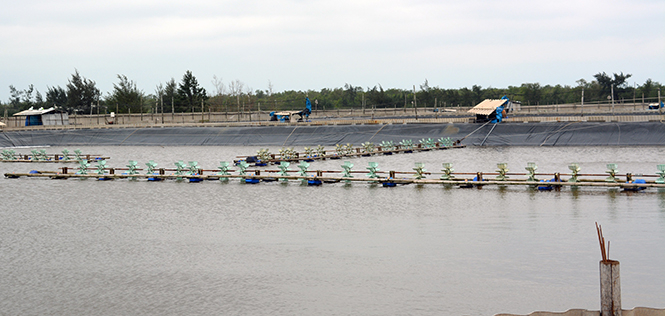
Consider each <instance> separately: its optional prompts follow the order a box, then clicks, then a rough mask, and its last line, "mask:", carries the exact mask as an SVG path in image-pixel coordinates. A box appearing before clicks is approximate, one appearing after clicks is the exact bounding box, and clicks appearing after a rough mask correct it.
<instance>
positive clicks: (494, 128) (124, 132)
mask: <svg viewBox="0 0 665 316" xmlns="http://www.w3.org/2000/svg"><path fill="white" fill-rule="evenodd" d="M481 126H482V125H481V124H471V123H468V124H394V125H380V124H377V125H338V126H334V125H329V126H293V125H285V126H265V127H165V128H116V129H76V130H43V131H3V132H2V133H0V135H1V136H0V147H15V146H93V145H106V146H122V145H127V146H188V145H189V146H206V145H207V146H225V145H226V146H244V145H247V146H313V145H324V146H332V145H335V144H346V143H351V144H355V145H359V144H361V143H364V142H373V143H375V144H376V143H380V142H381V141H395V142H399V141H401V140H403V139H411V140H413V141H414V142H416V143H417V142H418V141H419V140H420V139H423V138H433V139H439V138H442V137H450V138H451V139H452V140H453V141H454V140H458V139H463V141H462V144H466V145H476V146H479V145H482V146H585V145H596V146H621V145H643V146H662V145H665V124H663V123H659V122H640V123H596V122H593V123H591V122H562V123H521V124H507V123H500V124H496V125H495V124H487V125H485V126H483V127H482V128H480V129H479V127H481ZM474 131H475V132H474Z"/></svg>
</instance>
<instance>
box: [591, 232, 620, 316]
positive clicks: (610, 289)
mask: <svg viewBox="0 0 665 316" xmlns="http://www.w3.org/2000/svg"><path fill="white" fill-rule="evenodd" d="M596 232H597V233H598V243H599V244H600V254H601V257H602V260H600V316H621V279H620V278H619V261H616V260H610V242H609V241H608V242H607V247H605V237H603V227H602V226H600V225H598V223H596Z"/></svg>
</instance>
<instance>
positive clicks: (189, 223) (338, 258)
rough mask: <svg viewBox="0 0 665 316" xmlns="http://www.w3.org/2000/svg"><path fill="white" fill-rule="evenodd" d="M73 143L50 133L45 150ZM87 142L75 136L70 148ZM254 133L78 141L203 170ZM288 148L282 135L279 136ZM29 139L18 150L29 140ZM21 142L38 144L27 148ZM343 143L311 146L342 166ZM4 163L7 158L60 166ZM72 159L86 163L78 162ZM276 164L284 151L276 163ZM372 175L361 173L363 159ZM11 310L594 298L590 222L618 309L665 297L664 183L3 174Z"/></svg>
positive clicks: (499, 153) (585, 168) (421, 311)
mask: <svg viewBox="0 0 665 316" xmlns="http://www.w3.org/2000/svg"><path fill="white" fill-rule="evenodd" d="M62 149H63V148H60V147H51V148H46V150H47V151H48V152H49V153H57V152H60V151H61V150H62ZM73 149H75V148H69V150H70V151H73ZM257 149H259V148H258V147H82V148H81V150H82V151H83V152H84V153H92V154H103V155H105V156H110V157H111V159H110V160H109V161H108V166H110V167H125V165H127V162H128V160H138V161H139V162H140V165H141V166H142V167H143V166H145V162H147V161H148V160H154V161H156V162H157V163H158V164H159V167H165V168H173V166H174V164H173V163H174V162H175V161H178V160H183V161H191V160H196V161H198V163H199V166H201V167H203V168H204V169H216V168H217V167H218V166H219V162H220V161H231V160H232V159H234V158H235V157H236V155H250V154H253V153H255V152H256V150H257ZM278 149H279V148H271V150H273V151H277V150H278ZM21 150H23V149H19V150H17V151H21ZM23 151H24V152H25V153H28V152H29V149H24V150H23ZM663 152H664V151H663V148H660V147H610V148H607V147H563V148H561V147H549V148H543V147H538V148H536V147H500V148H478V147H469V148H464V149H456V150H446V151H430V152H421V153H414V154H401V155H393V156H375V157H366V158H353V159H348V160H349V161H351V162H352V163H353V164H354V165H355V167H354V170H366V167H367V166H368V162H370V161H375V162H378V163H379V168H380V169H381V170H384V171H388V170H398V171H410V170H411V169H412V168H413V167H414V163H415V162H423V163H425V168H426V169H427V170H429V171H436V172H438V171H439V170H440V169H441V163H443V162H451V163H453V165H454V168H455V171H457V172H478V171H482V172H494V171H495V170H496V164H497V163H499V162H506V163H508V167H509V169H510V170H511V171H512V172H525V171H524V167H525V166H526V164H527V162H531V161H533V162H536V163H537V165H538V167H539V169H538V171H539V172H561V173H567V172H568V167H567V166H568V164H569V163H572V162H576V163H579V165H580V167H581V168H582V171H581V172H582V173H604V172H605V170H606V164H607V163H617V164H618V165H619V170H620V172H622V173H623V172H632V173H633V174H655V173H656V171H657V168H656V165H657V164H662V163H665V161H663ZM342 163H343V160H327V161H321V162H313V163H311V167H310V170H340V171H341V169H342V168H341V167H340V165H341V164H342ZM60 166H61V165H55V164H18V163H2V164H0V171H1V172H2V173H6V172H27V171H29V170H31V169H38V170H55V169H56V168H58V167H60ZM69 166H70V167H72V168H74V167H75V164H70V165H69ZM269 168H271V169H276V168H275V167H274V166H273V167H269ZM357 176H361V175H357ZM0 188H1V189H2V190H1V192H2V198H3V203H2V207H1V208H0V218H2V224H0V253H2V256H1V257H0V275H2V278H0V297H1V298H2V299H1V300H0V310H1V311H2V312H0V314H6V315H45V314H50V315H228V314H233V315H293V314H319V315H339V314H354V315H386V314H390V315H394V314H399V315H403V314H415V315H493V314H497V313H501V312H509V313H524V314H525V313H529V312H532V311H535V310H550V311H565V310H568V309H570V308H584V309H595V310H598V309H599V305H600V302H599V297H600V294H599V277H598V274H599V272H598V262H599V260H600V250H599V245H598V239H597V236H596V230H595V224H594V223H595V222H598V223H600V224H601V225H602V226H603V231H604V235H605V238H606V239H608V240H610V242H611V247H610V257H611V258H612V259H615V260H618V261H620V262H621V282H622V284H621V288H622V298H623V307H624V308H633V307H636V306H648V307H656V308H664V307H665V301H664V300H663V297H665V272H663V262H664V261H665V191H663V190H659V189H653V188H651V189H647V190H646V191H643V192H640V193H633V194H631V193H626V192H621V191H618V190H613V189H607V188H584V187H582V188H579V189H577V190H574V189H571V188H563V189H562V190H561V191H558V192H555V191H552V192H541V191H537V190H533V189H530V188H526V187H496V186H486V187H483V188H482V189H476V188H473V189H460V188H456V187H444V186H440V185H423V186H417V185H405V186H398V187H395V188H383V187H381V186H377V185H370V184H365V183H353V184H351V185H347V184H343V183H337V184H324V185H323V186H320V187H308V186H303V185H301V184H300V182H299V181H291V182H289V183H277V182H273V183H261V184H257V185H248V184H241V183H240V182H239V181H238V180H231V181H229V182H228V183H222V182H220V181H206V182H202V183H187V182H176V181H172V180H169V181H164V182H147V181H130V180H115V181H96V180H91V179H90V180H78V179H69V180H47V179H37V178H19V179H7V178H4V177H3V178H0Z"/></svg>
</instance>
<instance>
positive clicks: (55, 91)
mask: <svg viewBox="0 0 665 316" xmlns="http://www.w3.org/2000/svg"><path fill="white" fill-rule="evenodd" d="M46 104H47V105H48V106H56V107H59V108H62V107H66V106H67V92H66V91H65V89H63V88H62V87H60V86H57V87H48V88H47V90H46Z"/></svg>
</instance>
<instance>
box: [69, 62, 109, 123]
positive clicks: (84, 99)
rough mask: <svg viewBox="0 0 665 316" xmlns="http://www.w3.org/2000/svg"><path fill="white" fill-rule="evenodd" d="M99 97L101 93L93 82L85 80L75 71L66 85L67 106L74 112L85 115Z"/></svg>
mask: <svg viewBox="0 0 665 316" xmlns="http://www.w3.org/2000/svg"><path fill="white" fill-rule="evenodd" d="M100 96H101V93H100V92H99V89H97V87H96V84H95V82H94V81H92V80H90V79H86V78H85V77H83V76H81V74H79V71H78V70H75V72H74V73H73V74H72V78H71V79H69V83H67V106H68V107H69V108H70V109H72V110H74V111H80V112H83V113H87V112H88V111H90V110H91V108H92V106H93V104H94V103H97V102H99V97H100Z"/></svg>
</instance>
